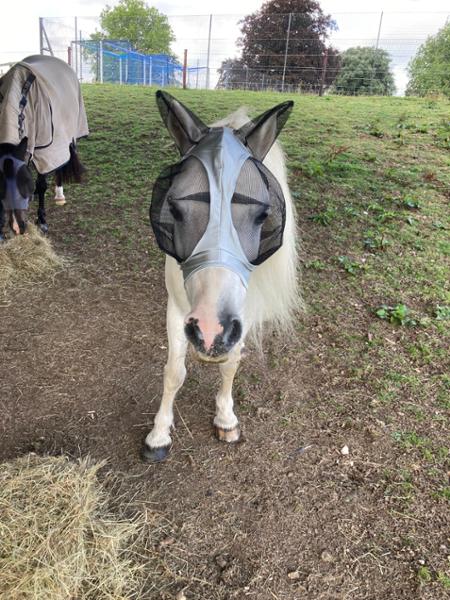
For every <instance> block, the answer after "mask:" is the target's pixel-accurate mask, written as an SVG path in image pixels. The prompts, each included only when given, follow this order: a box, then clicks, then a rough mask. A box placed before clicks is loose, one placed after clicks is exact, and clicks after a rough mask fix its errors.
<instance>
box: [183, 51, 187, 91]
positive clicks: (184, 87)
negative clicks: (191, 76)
mask: <svg viewBox="0 0 450 600" xmlns="http://www.w3.org/2000/svg"><path fill="white" fill-rule="evenodd" d="M186 75H187V50H185V51H184V60H183V90H185V89H186Z"/></svg>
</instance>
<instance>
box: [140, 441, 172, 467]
mask: <svg viewBox="0 0 450 600" xmlns="http://www.w3.org/2000/svg"><path fill="white" fill-rule="evenodd" d="M169 451H170V446H160V447H159V448H151V447H150V446H147V444H146V443H145V442H144V444H143V446H142V449H141V458H142V460H143V461H144V462H148V463H157V462H162V461H163V460H166V458H167V457H168V456H169Z"/></svg>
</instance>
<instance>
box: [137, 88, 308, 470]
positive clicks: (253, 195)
mask: <svg viewBox="0 0 450 600" xmlns="http://www.w3.org/2000/svg"><path fill="white" fill-rule="evenodd" d="M157 104H158V108H159V111H160V113H161V117H162V120H163V122H164V124H165V126H166V127H167V129H168V131H169V133H170V134H171V135H172V137H173V138H174V140H175V143H176V145H177V147H178V149H179V151H180V154H181V160H180V162H179V163H177V164H176V165H174V166H172V167H169V168H168V169H165V171H163V173H162V175H161V176H160V177H159V178H158V180H157V181H156V182H155V184H154V188H153V195H152V201H151V206H150V220H151V224H152V227H153V230H154V233H155V235H156V239H157V242H158V245H159V246H160V248H161V249H162V250H163V251H164V252H165V253H166V255H167V256H166V261H165V284H166V288H167V293H168V301H167V337H168V359H167V363H166V366H165V369H164V384H163V395H162V400H161V403H160V406H159V409H158V411H157V413H156V415H155V419H154V424H153V428H152V430H151V431H150V433H149V434H148V435H147V436H146V438H145V440H144V444H143V447H142V450H141V456H142V458H143V459H144V460H145V461H147V462H159V461H162V460H164V459H165V458H166V457H167V456H168V454H169V450H170V448H171V445H172V439H171V436H170V430H171V427H172V426H173V423H174V415H173V404H174V399H175V395H176V393H177V392H178V390H179V389H180V387H181V386H182V384H183V382H184V379H185V376H186V366H185V358H186V353H187V349H188V346H189V347H190V348H191V350H192V352H193V353H194V355H195V356H196V357H197V358H198V359H200V361H202V362H205V363H217V364H218V368H219V370H220V374H221V379H222V384H221V387H220V389H219V391H218V393H217V395H216V399H215V401H216V402H215V403H216V412H215V417H214V420H213V425H214V430H215V433H216V436H217V438H218V439H219V440H221V441H223V442H227V443H235V442H237V441H238V440H239V438H240V425H239V421H238V418H237V416H236V414H235V412H234V410H233V397H232V386H233V380H234V376H235V374H236V371H237V369H238V366H239V362H240V360H241V357H242V353H243V350H244V344H245V340H246V339H247V338H248V337H249V336H250V337H252V338H253V339H254V340H256V341H257V342H258V344H260V343H261V340H262V337H263V333H264V332H265V331H266V330H267V328H268V327H269V326H272V327H273V328H275V330H277V331H289V330H290V329H292V323H293V318H294V315H295V314H296V312H297V310H298V309H299V308H300V305H301V300H300V293H299V292H300V290H299V283H298V273H297V267H298V253H297V233H296V225H295V213H294V205H293V202H292V199H291V195H290V193H289V187H288V182H287V174H286V167H285V160H284V155H283V152H282V150H281V147H280V145H279V144H278V142H276V138H277V137H278V134H279V133H280V131H281V129H282V127H283V126H284V124H285V122H286V120H287V118H288V116H289V114H290V111H291V109H292V106H293V102H284V103H282V104H279V105H277V106H275V107H273V108H272V109H270V110H268V111H267V112H265V113H263V114H262V115H260V116H259V117H257V118H256V119H253V120H249V118H248V116H247V115H246V113H245V110H244V109H239V110H238V111H236V112H235V113H233V114H232V115H229V116H228V117H227V118H225V119H224V120H222V121H219V122H217V123H215V124H214V125H213V126H211V127H208V126H207V125H205V124H204V123H203V121H201V119H200V118H199V117H198V116H197V115H195V114H194V113H193V112H191V110H189V109H188V108H187V107H186V106H184V105H183V104H182V103H181V102H179V101H178V100H176V99H175V98H174V97H173V96H171V95H169V94H167V93H165V92H161V91H158V92H157Z"/></svg>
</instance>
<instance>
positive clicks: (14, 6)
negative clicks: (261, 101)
mask: <svg viewBox="0 0 450 600" xmlns="http://www.w3.org/2000/svg"><path fill="white" fill-rule="evenodd" d="M0 2H1V5H0V6H1V19H0V65H2V64H3V63H8V62H11V61H18V60H20V59H21V58H23V57H25V56H27V55H29V54H34V53H38V52H39V35H38V32H39V25H38V23H39V22H38V19H39V17H66V18H65V19H59V20H54V21H47V23H48V33H49V37H50V41H51V42H52V43H53V44H54V45H55V46H56V47H59V46H60V49H61V51H62V49H63V48H64V52H66V50H65V49H66V46H67V40H70V38H72V39H73V35H72V31H73V17H74V16H75V15H78V16H79V17H80V19H79V29H82V31H83V30H84V32H85V33H86V34H88V33H90V32H92V31H94V30H95V20H94V19H92V18H91V19H84V20H83V19H81V17H97V16H98V15H99V13H100V11H101V10H102V8H104V6H105V5H106V4H109V5H111V6H114V5H115V4H117V0H109V1H103V0H100V1H99V0H75V1H67V0H21V1H20V2H7V0H0ZM148 4H151V5H153V6H156V8H158V9H159V10H160V11H161V12H163V13H165V14H167V15H169V16H170V22H171V25H172V26H173V28H174V30H175V32H176V35H177V44H176V46H175V48H174V50H175V52H177V53H179V54H181V53H182V51H183V48H184V47H188V48H189V49H190V52H191V54H190V58H191V61H192V60H194V59H195V60H197V61H199V62H201V61H204V58H203V57H204V55H205V51H204V50H202V51H200V50H198V48H199V43H200V38H201V39H202V40H203V41H205V38H206V37H207V31H208V23H209V19H208V18H207V17H204V18H195V17H194V15H209V13H213V14H215V15H224V14H227V15H234V17H232V16H229V17H226V18H222V17H220V18H219V17H218V18H215V20H214V21H213V29H214V31H213V38H215V39H216V38H217V39H216V41H215V43H214V44H213V46H212V53H213V57H212V66H213V67H216V66H219V65H220V62H221V60H223V59H224V58H227V57H229V56H232V55H234V56H236V48H235V44H234V42H235V39H236V37H237V35H238V34H239V27H238V25H237V21H238V18H237V16H239V15H245V14H249V13H251V12H254V11H255V10H257V9H258V8H260V7H261V5H262V4H263V2H262V1H261V0H227V2H226V3H224V2H217V1H214V0H189V2H186V1H185V0H184V1H183V0H162V1H156V2H148ZM320 4H321V7H322V9H323V11H324V12H326V13H331V14H332V15H333V16H334V18H335V19H336V21H337V23H338V26H339V29H338V31H336V32H334V33H333V36H332V43H333V45H335V46H336V47H337V48H339V49H340V50H345V48H347V47H350V46H355V45H369V43H373V42H374V40H375V38H376V35H377V31H378V25H379V20H380V14H381V11H383V10H384V15H383V23H382V32H381V43H380V47H384V48H385V49H387V50H389V51H390V52H392V54H393V56H394V65H393V67H394V75H395V79H396V83H397V87H398V88H399V92H400V93H402V91H403V90H404V87H405V85H406V81H407V75H406V64H407V62H408V60H409V57H410V55H411V54H413V53H414V52H415V50H416V49H417V47H418V46H419V45H420V43H422V42H423V41H425V39H426V37H427V36H428V35H431V34H433V33H436V31H437V30H438V29H439V28H440V27H442V26H443V25H444V23H445V21H446V18H448V19H449V21H450V2H449V0H370V2H369V1H367V0H366V1H365V2H364V1H363V0H321V1H320ZM176 15H192V16H191V17H190V18H181V17H178V16H176ZM70 17H72V18H70ZM58 44H59V46H58ZM205 44H206V42H205ZM6 69H7V66H4V67H1V66H0V72H1V71H2V70H3V71H5V70H6Z"/></svg>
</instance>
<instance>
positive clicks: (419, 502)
mask: <svg viewBox="0 0 450 600" xmlns="http://www.w3.org/2000/svg"><path fill="white" fill-rule="evenodd" d="M74 189H75V188H74ZM73 193H74V194H77V193H78V192H77V191H76V190H75V191H74V192H73ZM88 210H90V208H89V207H87V208H86V211H88ZM86 214H87V212H86ZM308 214H309V213H308V211H307V209H306V208H305V211H304V213H303V214H302V212H301V211H300V215H299V222H300V223H301V224H302V225H301V227H302V238H303V247H302V256H303V258H304V259H305V257H307V258H308V260H311V259H312V258H315V259H323V260H326V257H327V256H330V254H331V253H332V248H331V244H332V242H331V238H330V236H329V235H328V234H327V233H324V231H323V230H320V231H319V230H318V226H317V225H316V224H314V223H313V222H311V221H308ZM77 219H78V220H77ZM82 219H83V213H82V214H81V215H80V213H79V209H75V207H74V205H73V204H71V203H70V201H69V204H68V205H67V206H66V207H65V208H62V209H61V208H58V207H51V208H50V209H49V223H50V227H51V234H50V235H51V239H52V242H53V244H54V246H55V249H56V250H57V252H58V253H61V254H63V255H64V256H67V257H68V258H69V260H70V261H71V264H70V266H69V267H68V269H66V270H65V271H63V272H61V273H58V274H57V275H56V276H55V277H54V278H53V279H52V280H46V281H43V282H42V283H40V284H35V285H33V286H32V287H29V286H28V287H27V286H23V287H17V288H14V289H10V290H8V291H7V293H6V294H5V295H4V296H3V297H2V298H0V323H1V333H0V336H1V344H0V370H1V397H0V410H1V413H0V415H1V417H0V425H1V430H0V460H6V459H9V458H12V457H15V456H18V455H20V454H22V453H25V452H28V451H33V452H37V453H47V452H48V453H51V454H58V453H66V454H69V455H71V456H74V457H78V456H86V455H91V456H92V457H93V458H94V459H99V460H100V459H105V458H106V459H107V460H108V464H109V468H110V469H111V470H112V471H113V472H115V473H116V474H117V475H118V477H119V478H120V479H121V480H122V481H123V489H122V492H121V493H122V494H123V495H124V496H123V501H124V502H125V503H127V502H133V503H136V504H137V505H139V506H140V507H141V509H142V507H143V506H145V507H146V508H147V510H148V511H150V512H152V514H154V515H156V517H155V518H156V520H157V521H158V522H159V524H160V525H161V527H159V528H157V529H156V530H155V533H154V534H153V533H152V532H151V531H150V532H149V537H150V547H151V549H152V551H151V552H149V554H148V565H149V574H150V580H149V582H148V585H147V592H146V595H145V597H146V598H151V599H159V598H161V599H163V600H167V599H169V598H175V596H176V594H177V593H178V592H179V591H180V590H184V593H185V596H186V598H187V599H188V600H194V599H195V600H231V599H239V600H240V599H244V598H254V599H255V600H274V599H275V600H363V599H364V600H380V599H383V600H402V599H405V600H413V599H423V600H442V599H443V598H444V597H450V596H449V590H448V588H447V587H446V586H445V585H442V583H441V582H439V581H437V580H436V579H433V581H421V579H420V577H418V572H420V569H421V567H423V566H424V565H428V566H429V565H431V566H430V567H429V568H430V572H432V573H438V572H439V573H440V572H442V573H443V572H445V570H446V569H448V560H449V558H448V556H449V555H450V539H449V519H448V503H447V504H446V503H445V501H436V502H434V501H430V500H429V495H428V492H429V490H427V489H426V481H427V479H426V478H425V479H424V480H423V481H424V482H425V483H418V484H417V485H415V487H414V497H413V498H412V499H410V503H409V504H408V502H407V501H405V497H406V496H407V494H406V492H405V485H403V483H404V480H402V479H401V473H403V472H404V471H405V470H406V469H407V470H408V472H409V473H412V477H413V478H414V477H415V475H416V474H417V473H419V472H420V470H421V469H425V467H424V466H423V464H422V462H421V459H420V458H417V456H416V455H415V454H414V452H415V450H414V449H410V448H409V449H405V447H404V446H401V445H399V444H398V443H397V442H396V440H395V436H393V432H394V431H396V430H397V429H398V428H399V424H401V423H402V419H407V418H409V417H408V415H406V416H404V415H405V413H402V410H404V405H403V404H401V403H399V404H398V406H397V405H393V406H391V405H389V407H388V409H387V408H386V406H385V405H383V404H382V403H380V402H379V399H378V396H377V393H376V392H375V390H376V385H375V384H376V382H377V381H379V380H380V378H381V377H382V374H383V373H384V372H385V370H386V369H388V364H387V363H386V362H384V363H383V362H377V361H375V360H372V357H375V350H374V349H373V344H371V341H372V336H375V337H377V336H378V335H379V336H383V335H385V334H384V333H380V332H381V331H384V330H383V329H382V328H383V327H385V324H384V323H381V322H380V323H379V324H378V323H376V324H375V326H374V325H373V311H372V307H373V305H374V304H376V300H378V298H374V297H371V296H370V294H371V292H370V290H369V291H367V293H365V294H360V295H359V296H355V295H354V288H353V287H351V286H350V284H347V280H346V279H345V278H342V277H341V276H340V275H338V274H336V272H330V271H326V272H322V271H320V270H312V269H304V275H303V288H304V295H305V298H306V303H307V306H308V310H307V312H306V314H305V315H303V316H301V317H300V318H299V322H298V327H297V333H296V335H295V336H293V337H292V338H289V339H280V338H277V337H269V339H267V340H266V342H265V344H264V352H263V355H259V354H258V353H256V352H255V351H251V352H250V353H249V355H248V356H247V357H246V358H245V360H244V361H243V362H242V366H241V369H240V371H239V374H238V376H237V379H236V383H235V387H234V394H235V399H236V406H237V414H238V415H239V417H240V419H241V425H242V429H243V439H242V442H240V443H239V444H237V445H236V446H233V447H227V446H224V445H223V444H221V443H220V442H218V441H216V440H215V438H214V437H213V430H212V418H213V414H214V396H215V392H216V389H217V385H218V371H217V369H216V368H215V367H210V366H203V365H199V364H197V363H196V362H194V361H192V360H189V367H188V377H187V380H186V383H185V385H184V387H183V388H182V390H181V392H180V394H179V397H178V399H177V403H176V413H175V415H176V431H175V434H174V444H173V448H172V453H171V455H170V458H169V459H168V460H167V462H165V463H163V464H157V465H146V464H143V463H142V462H141V461H140V458H139V450H140V446H141V443H142V440H143V438H144V437H145V435H146V433H147V432H148V431H149V429H150V427H151V423H152V418H153V415H154V413H155V412H156V410H157V407H158V402H159V398H160V395H161V390H162V372H163V366H164V363H165V358H166V336H165V322H164V320H165V291H164V285H163V270H162V264H163V263H162V258H161V257H159V258H157V259H155V260H151V261H149V252H151V250H148V248H149V247H150V246H152V244H153V242H152V241H150V237H149V229H148V225H147V223H146V222H144V220H143V219H142V220H139V219H138V218H137V217H136V219H135V221H134V222H135V225H136V228H137V229H136V231H135V233H134V235H135V237H136V238H137V239H138V238H139V239H143V240H147V242H146V244H147V246H145V247H143V248H141V247H140V246H139V247H137V246H133V245H131V246H129V247H128V246H127V245H126V244H121V240H120V239H119V240H112V241H111V240H110V236H103V237H101V236H100V237H99V240H98V241H97V243H96V244H94V243H92V242H91V241H89V240H88V241H86V243H85V239H84V237H83V236H84V233H83V229H82V228H81V226H79V222H80V221H81V220H82ZM114 244H116V246H115V245H114ZM118 247H120V252H117V251H116V250H117V248H118ZM325 279H329V282H330V285H332V286H333V293H332V294H330V295H329V297H328V298H327V310H323V309H321V308H320V307H319V305H318V304H315V302H316V301H317V302H318V300H317V298H316V297H315V296H314V293H315V289H316V286H317V285H318V282H321V281H322V282H323V281H324V280H325ZM352 285H353V284H352ZM342 305H346V306H347V307H351V310H350V309H349V310H347V311H340V312H339V318H337V317H336V312H335V311H334V310H333V308H334V307H338V306H342ZM374 327H375V329H374ZM377 328H379V329H377ZM370 332H372V333H370ZM414 335H415V334H414V333H411V332H410V331H407V332H406V331H403V330H402V329H400V328H397V329H394V328H390V329H389V331H387V332H386V336H387V337H388V338H389V341H390V343H392V344H393V347H394V348H395V347H400V346H402V345H403V344H404V343H406V341H408V340H409V341H410V340H411V339H413V336H414ZM411 336H412V337H411ZM349 340H351V344H350V341H349ZM402 393H404V395H405V398H404V400H405V401H406V400H408V398H407V397H406V396H407V394H408V393H409V392H408V391H407V390H406V391H404V392H400V394H402ZM421 426H422V427H423V428H424V429H425V430H427V431H429V430H431V429H432V428H436V432H437V433H436V439H440V440H445V438H446V435H447V434H446V426H445V423H444V424H442V423H440V422H439V421H436V422H435V423H434V422H433V423H429V424H427V423H423V424H422V425H421ZM345 446H347V447H348V454H347V453H346V452H345V450H344V453H343V452H342V449H343V448H344V447H345ZM430 477H431V475H430ZM414 481H415V480H414ZM396 486H397V487H396ZM392 490H394V491H392ZM411 502H413V505H414V508H413V510H409V508H410V507H411ZM422 579H423V578H422ZM425 584H426V585H425ZM5 600H6V599H5Z"/></svg>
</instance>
